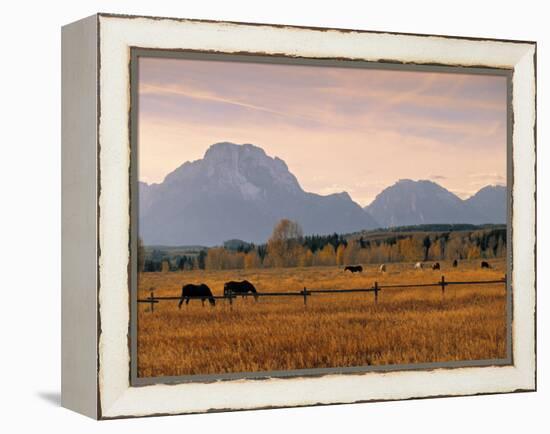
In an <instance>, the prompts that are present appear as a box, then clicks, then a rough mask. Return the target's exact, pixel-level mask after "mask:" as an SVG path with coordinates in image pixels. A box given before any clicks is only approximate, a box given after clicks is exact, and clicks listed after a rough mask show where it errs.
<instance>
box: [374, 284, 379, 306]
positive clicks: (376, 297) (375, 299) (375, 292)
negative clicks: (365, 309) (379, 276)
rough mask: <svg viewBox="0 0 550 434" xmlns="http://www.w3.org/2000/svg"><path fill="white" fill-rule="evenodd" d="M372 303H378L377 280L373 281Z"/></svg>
mask: <svg viewBox="0 0 550 434" xmlns="http://www.w3.org/2000/svg"><path fill="white" fill-rule="evenodd" d="M373 289H374V303H375V304H377V303H378V291H379V289H378V282H374V288H373Z"/></svg>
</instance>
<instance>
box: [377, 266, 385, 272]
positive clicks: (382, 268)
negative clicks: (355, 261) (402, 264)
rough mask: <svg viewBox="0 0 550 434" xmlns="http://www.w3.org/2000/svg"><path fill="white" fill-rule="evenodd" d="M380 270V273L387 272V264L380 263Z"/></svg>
mask: <svg viewBox="0 0 550 434" xmlns="http://www.w3.org/2000/svg"><path fill="white" fill-rule="evenodd" d="M378 271H379V272H380V273H385V272H386V264H382V265H380V268H379V269H378Z"/></svg>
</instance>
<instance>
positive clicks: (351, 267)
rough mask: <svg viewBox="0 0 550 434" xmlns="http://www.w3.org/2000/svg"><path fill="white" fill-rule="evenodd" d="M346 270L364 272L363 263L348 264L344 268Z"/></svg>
mask: <svg viewBox="0 0 550 434" xmlns="http://www.w3.org/2000/svg"><path fill="white" fill-rule="evenodd" d="M344 271H351V272H352V273H362V272H363V267H362V266H361V265H348V266H347V267H345V268H344Z"/></svg>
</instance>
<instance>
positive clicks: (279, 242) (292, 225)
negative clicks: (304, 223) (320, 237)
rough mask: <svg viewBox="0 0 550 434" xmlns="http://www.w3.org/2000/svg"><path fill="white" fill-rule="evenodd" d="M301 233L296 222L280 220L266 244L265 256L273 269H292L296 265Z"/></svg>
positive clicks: (299, 250)
mask: <svg viewBox="0 0 550 434" xmlns="http://www.w3.org/2000/svg"><path fill="white" fill-rule="evenodd" d="M302 237H303V231H302V228H301V227H300V225H299V224H298V223H297V222H294V221H292V220H288V219H282V220H280V221H279V222H278V223H277V224H276V225H275V227H274V228H273V233H272V234H271V238H269V241H268V242H267V255H268V257H269V262H270V264H271V265H272V266H274V267H292V266H296V265H297V263H298V258H299V256H300V252H301V240H302Z"/></svg>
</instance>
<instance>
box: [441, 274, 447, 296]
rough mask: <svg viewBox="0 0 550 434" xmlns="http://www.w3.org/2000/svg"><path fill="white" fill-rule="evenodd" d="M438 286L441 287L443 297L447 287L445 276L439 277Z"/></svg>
mask: <svg viewBox="0 0 550 434" xmlns="http://www.w3.org/2000/svg"><path fill="white" fill-rule="evenodd" d="M439 284H440V285H441V295H442V296H444V295H445V286H447V283H445V276H443V275H442V276H441V282H439Z"/></svg>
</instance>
